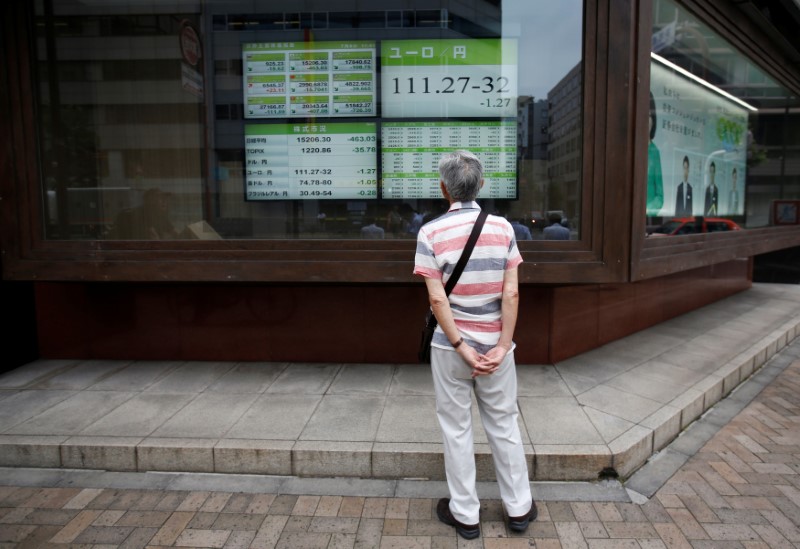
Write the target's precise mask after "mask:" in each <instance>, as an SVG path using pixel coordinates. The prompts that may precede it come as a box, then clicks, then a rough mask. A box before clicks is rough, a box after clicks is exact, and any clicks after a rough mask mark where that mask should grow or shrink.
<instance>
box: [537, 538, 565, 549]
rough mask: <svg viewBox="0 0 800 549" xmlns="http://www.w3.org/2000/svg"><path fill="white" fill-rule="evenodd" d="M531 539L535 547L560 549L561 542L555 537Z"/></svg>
mask: <svg viewBox="0 0 800 549" xmlns="http://www.w3.org/2000/svg"><path fill="white" fill-rule="evenodd" d="M531 541H533V546H534V547H536V549H561V542H560V541H558V540H557V539H540V538H533V539H532V540H531Z"/></svg>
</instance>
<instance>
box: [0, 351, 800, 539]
mask: <svg viewBox="0 0 800 549" xmlns="http://www.w3.org/2000/svg"><path fill="white" fill-rule="evenodd" d="M798 355H800V345H794V346H792V347H791V348H789V349H787V350H786V351H785V353H782V354H781V355H779V356H778V357H776V360H774V361H773V362H772V363H771V364H770V365H769V366H768V367H767V368H765V370H770V371H765V372H764V373H763V374H760V375H761V376H762V377H770V376H774V375H777V377H775V378H774V380H773V381H772V382H771V383H769V385H767V387H766V388H765V389H764V390H763V391H762V392H761V393H760V394H758V395H757V396H756V397H755V399H754V400H753V401H752V402H750V404H749V405H747V406H746V407H745V408H744V409H743V410H742V411H741V412H739V413H738V414H737V415H735V416H734V417H733V419H732V420H731V421H730V422H729V423H728V424H727V425H725V426H724V427H722V428H721V430H720V431H719V432H717V433H716V434H715V435H714V436H713V437H712V438H711V439H710V440H709V441H708V442H707V443H706V444H705V445H703V446H702V447H701V448H700V451H699V452H698V453H697V454H696V455H694V456H693V457H691V458H690V459H689V460H688V461H687V462H686V463H685V464H684V465H683V466H682V467H681V468H680V469H679V470H678V471H677V472H676V473H675V474H674V475H673V476H672V477H671V478H670V479H669V480H668V481H667V482H666V484H664V485H663V487H661V488H660V489H659V490H658V491H657V492H656V493H655V497H653V498H651V499H645V498H641V499H639V496H638V495H637V494H636V493H633V492H631V493H632V494H633V496H634V497H635V498H636V499H637V501H639V503H634V502H632V501H630V500H629V499H628V498H627V497H625V491H624V490H623V489H622V488H621V486H620V485H619V484H618V483H615V482H603V483H597V484H585V483H575V484H563V485H561V486H560V488H559V489H558V490H556V491H555V492H554V491H553V490H552V485H551V483H533V490H534V495H535V497H536V498H537V499H538V500H539V502H540V503H539V509H540V515H539V519H538V520H537V521H536V522H535V523H533V524H532V525H531V527H530V528H529V530H528V532H527V533H526V534H525V535H519V534H514V533H512V532H510V531H509V530H508V528H507V526H506V523H505V520H504V516H503V512H502V508H501V505H500V502H499V501H498V500H497V499H489V500H484V503H483V507H482V510H481V529H482V536H481V537H480V538H478V539H476V540H473V541H469V542H467V541H465V540H462V539H460V538H458V537H457V536H456V534H455V531H454V530H453V529H452V528H450V527H447V526H445V525H443V524H441V523H440V522H438V521H437V520H436V516H435V511H434V508H435V502H436V499H437V498H438V497H440V496H441V495H444V492H445V491H446V488H445V487H444V485H443V483H438V482H419V481H417V482H414V481H368V480H362V481H358V480H353V479H324V480H323V479H277V478H273V479H270V478H263V479H261V480H262V481H263V482H264V483H269V482H275V483H278V484H277V485H278V486H283V487H284V488H289V489H285V490H283V489H278V490H272V491H269V490H259V486H254V483H253V482H252V481H251V482H244V483H240V481H241V479H242V478H246V479H253V480H254V479H256V478H257V477H243V476H242V475H197V474H194V475H187V474H154V473H107V472H90V471H65V470H34V469H25V470H15V469H5V470H0V547H20V548H27V547H31V548H39V547H87V548H88V547H95V548H100V547H102V548H111V547H121V548H122V547H124V548H133V547H176V546H177V547H252V548H267V547H269V548H272V547H279V548H287V549H305V548H309V549H310V548H356V547H357V548H387V549H388V548H431V549H433V548H453V549H455V548H457V547H463V548H467V547H475V548H479V547H484V548H486V549H500V548H508V549H515V548H523V547H526V548H527V547H537V548H540V549H555V548H565V549H566V548H585V549H627V548H630V549H635V548H642V549H660V548H670V549H673V548H680V549H683V548H687V549H688V548H695V549H705V548H708V549H711V548H724V549H763V548H781V549H782V548H794V547H800V360H799V359H798V358H797V357H798ZM789 363H790V364H789ZM786 364H789V366H788V367H787V368H785V370H784V367H785V366H786ZM781 371H782V373H779V374H778V372H781ZM754 383H756V381H755V380H753V381H748V382H747V383H746V384H745V385H744V386H743V388H742V390H743V391H747V390H749V387H750V386H753V385H752V384H754ZM754 386H755V387H756V388H757V389H759V388H760V387H761V385H759V384H757V383H756V385H754ZM734 400H735V399H734ZM748 400H749V397H748ZM709 426H710V427H711V428H713V429H716V428H718V427H717V426H715V425H714V421H713V420H711V421H709V420H707V419H706V418H702V419H700V420H699V421H698V422H697V423H696V424H695V427H692V428H691V429H690V430H689V431H688V435H687V436H690V437H691V436H693V435H692V431H693V430H694V429H696V428H699V429H700V430H701V431H702V430H703V429H706V430H707V429H708V428H709ZM680 440H681V439H680V438H679V439H678V440H676V441H675V443H673V444H672V445H670V448H672V447H674V446H678V445H679V444H680ZM670 448H668V450H669V449H670ZM292 481H294V482H295V483H296V484H292ZM391 482H394V483H395V484H394V488H393V489H394V491H395V493H394V494H393V495H391V496H385V495H384V496H381V495H375V493H374V492H375V491H376V490H378V491H379V490H381V489H385V486H386V485H387V484H388V483H391ZM165 484H172V485H173V486H174V487H175V488H176V489H165V488H163V487H162V488H157V487H156V486H158V485H162V486H163V485H165ZM226 484H227V486H226ZM414 484H416V485H417V486H414ZM123 485H129V486H137V488H135V489H134V488H127V489H126V488H119V486H123ZM192 485H194V488H191V486H192ZM401 485H403V486H401ZM108 486H112V487H108ZM113 486H116V487H113ZM181 486H182V488H183V489H180V487H181ZM240 488H241V489H240ZM292 488H294V489H292ZM486 488H487V486H485V485H484V486H482V489H486ZM298 489H299V491H298ZM403 490H406V491H407V492H409V493H407V494H405V495H404V494H402V493H398V491H399V492H402V491H403ZM414 491H416V492H417V495H413V494H410V492H414ZM359 492H361V493H366V494H370V493H372V495H371V496H370V495H367V496H364V495H358V493H359ZM565 494H568V495H571V496H572V497H571V498H568V499H566V500H563V498H562V496H563V495H565ZM548 496H549V497H548ZM579 496H584V497H583V498H582V499H579ZM587 496H588V497H587ZM592 500H595V501H592Z"/></svg>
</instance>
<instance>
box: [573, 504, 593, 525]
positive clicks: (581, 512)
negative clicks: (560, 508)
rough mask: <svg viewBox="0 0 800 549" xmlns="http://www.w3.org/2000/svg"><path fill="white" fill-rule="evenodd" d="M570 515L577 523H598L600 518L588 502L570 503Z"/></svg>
mask: <svg viewBox="0 0 800 549" xmlns="http://www.w3.org/2000/svg"><path fill="white" fill-rule="evenodd" d="M570 507H572V514H573V515H574V516H575V520H577V521H578V522H599V521H600V517H598V516H597V512H596V511H595V510H594V507H592V504H591V503H589V502H582V501H581V502H575V503H571V504H570Z"/></svg>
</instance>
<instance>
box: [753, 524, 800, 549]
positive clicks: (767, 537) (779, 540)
mask: <svg viewBox="0 0 800 549" xmlns="http://www.w3.org/2000/svg"><path fill="white" fill-rule="evenodd" d="M752 528H753V531H754V532H755V533H756V534H758V535H759V537H760V538H761V539H762V540H764V542H765V543H766V544H767V545H769V546H770V547H772V548H774V549H790V548H792V547H794V545H792V543H791V542H790V541H789V540H787V539H786V538H785V537H783V536H782V535H781V533H780V532H778V531H777V530H776V529H775V528H774V527H773V526H772V525H769V524H755V525H753V526H752Z"/></svg>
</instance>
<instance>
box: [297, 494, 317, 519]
mask: <svg viewBox="0 0 800 549" xmlns="http://www.w3.org/2000/svg"><path fill="white" fill-rule="evenodd" d="M319 500H320V497H319V496H300V497H298V498H297V501H296V502H295V504H294V507H293V508H292V512H291V514H292V515H302V516H306V517H313V516H314V512H315V511H316V510H317V505H319Z"/></svg>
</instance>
